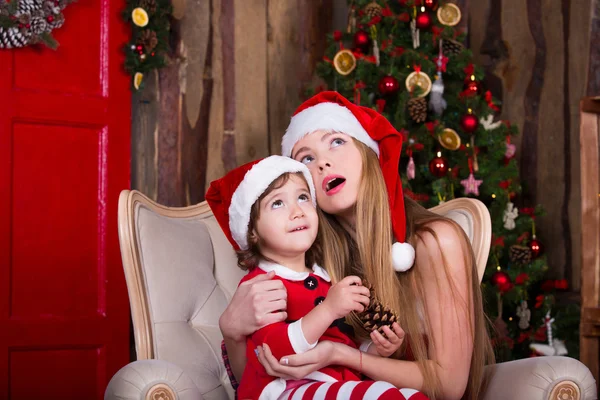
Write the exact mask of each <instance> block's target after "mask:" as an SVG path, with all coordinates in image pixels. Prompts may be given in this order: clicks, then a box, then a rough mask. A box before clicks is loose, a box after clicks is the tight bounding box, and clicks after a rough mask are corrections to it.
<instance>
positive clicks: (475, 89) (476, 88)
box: [464, 81, 481, 95]
mask: <svg viewBox="0 0 600 400" xmlns="http://www.w3.org/2000/svg"><path fill="white" fill-rule="evenodd" d="M480 86H481V85H479V82H477V81H469V82H467V83H465V86H464V90H465V91H467V93H468V94H469V95H476V94H478V93H479V92H480V91H481V87H480Z"/></svg>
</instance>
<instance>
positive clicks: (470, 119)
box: [460, 114, 479, 133]
mask: <svg viewBox="0 0 600 400" xmlns="http://www.w3.org/2000/svg"><path fill="white" fill-rule="evenodd" d="M460 126H461V128H462V129H463V131H465V132H467V133H473V132H475V130H477V126H479V120H478V119H477V116H476V115H474V114H465V115H463V117H462V118H461V119H460Z"/></svg>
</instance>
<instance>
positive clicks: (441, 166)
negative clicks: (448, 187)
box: [429, 156, 448, 178]
mask: <svg viewBox="0 0 600 400" xmlns="http://www.w3.org/2000/svg"><path fill="white" fill-rule="evenodd" d="M429 172H431V174H432V175H433V176H435V177H437V178H441V177H443V176H446V174H447V173H448V160H446V159H445V158H444V157H441V156H438V157H435V158H433V160H431V161H429Z"/></svg>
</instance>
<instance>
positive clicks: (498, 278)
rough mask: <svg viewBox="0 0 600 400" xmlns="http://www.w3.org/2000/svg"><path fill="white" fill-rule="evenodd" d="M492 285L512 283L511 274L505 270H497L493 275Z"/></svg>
mask: <svg viewBox="0 0 600 400" xmlns="http://www.w3.org/2000/svg"><path fill="white" fill-rule="evenodd" d="M491 282H492V285H495V286H505V285H506V284H508V283H510V276H508V274H507V273H506V272H504V271H496V272H494V275H492V279H491Z"/></svg>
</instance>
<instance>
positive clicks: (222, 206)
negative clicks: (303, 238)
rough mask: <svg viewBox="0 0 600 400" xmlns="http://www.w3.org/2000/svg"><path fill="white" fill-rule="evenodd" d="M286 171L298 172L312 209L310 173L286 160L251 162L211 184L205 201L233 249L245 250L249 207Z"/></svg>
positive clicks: (314, 202) (314, 201)
mask: <svg viewBox="0 0 600 400" xmlns="http://www.w3.org/2000/svg"><path fill="white" fill-rule="evenodd" d="M287 172H290V173H296V172H301V173H302V175H303V176H304V179H306V182H307V183H308V189H309V190H310V195H311V198H312V202H313V205H314V206H315V207H316V198H315V186H314V184H313V181H312V177H311V176H310V171H309V170H308V168H306V165H304V164H302V163H301V162H298V161H295V160H293V159H291V158H289V157H282V156H270V157H267V158H263V159H262V160H256V161H252V162H249V163H248V164H244V165H242V166H241V167H238V168H236V169H234V170H231V171H230V172H229V173H227V175H225V176H224V177H222V178H220V179H217V180H215V181H213V182H211V184H210V187H209V188H208V191H207V192H206V202H207V203H208V205H209V206H210V208H211V210H212V211H213V214H214V215H215V218H216V219H217V222H219V225H220V226H221V229H223V232H224V233H225V236H227V239H229V241H230V242H231V244H232V245H233V247H234V248H235V249H236V250H248V225H249V224H250V211H251V210H252V205H253V204H254V203H255V202H256V201H257V200H258V199H259V197H260V196H261V195H262V194H263V193H264V192H265V190H267V188H268V187H269V185H270V184H271V183H273V181H275V180H276V179H277V178H279V177H280V176H281V175H283V174H285V173H287Z"/></svg>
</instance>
